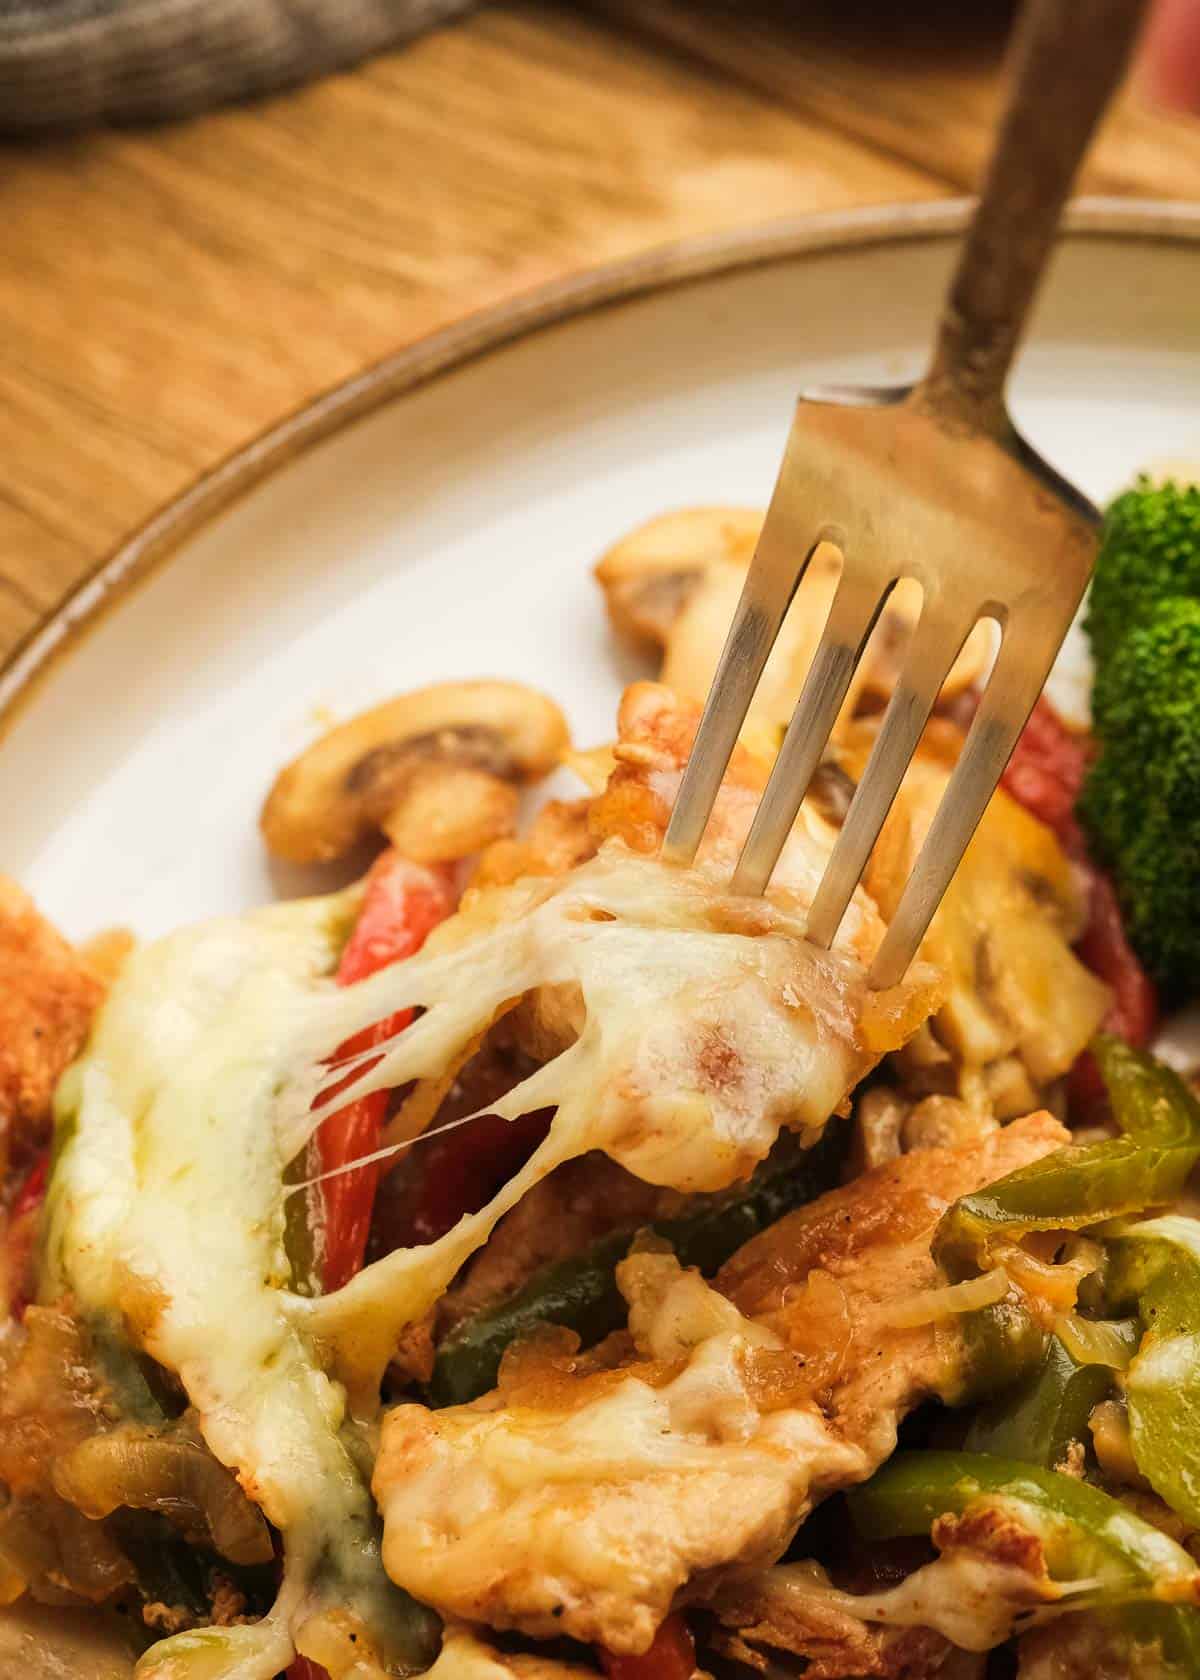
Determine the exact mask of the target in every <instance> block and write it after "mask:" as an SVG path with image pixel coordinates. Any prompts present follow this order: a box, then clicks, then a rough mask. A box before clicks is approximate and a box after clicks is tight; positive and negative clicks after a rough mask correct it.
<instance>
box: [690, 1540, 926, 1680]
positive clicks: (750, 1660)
mask: <svg viewBox="0 0 1200 1680" xmlns="http://www.w3.org/2000/svg"><path fill="white" fill-rule="evenodd" d="M803 1574H804V1566H800V1568H799V1569H793V1570H788V1569H787V1568H786V1567H784V1568H778V1569H769V1570H766V1571H764V1572H763V1573H762V1574H760V1575H751V1576H749V1577H748V1578H747V1579H746V1580H744V1581H735V1582H732V1583H731V1584H730V1586H729V1588H728V1589H727V1590H724V1591H722V1592H721V1593H720V1594H719V1595H718V1597H717V1599H716V1601H715V1602H714V1605H713V1608H714V1609H715V1610H716V1613H717V1617H718V1619H719V1622H720V1624H721V1631H720V1632H719V1633H717V1634H715V1636H714V1639H713V1645H714V1647H715V1649H716V1650H717V1651H719V1652H720V1653H721V1654H722V1655H724V1656H728V1657H732V1658H733V1660H734V1661H735V1662H739V1663H741V1664H743V1665H744V1666H745V1667H746V1668H749V1669H753V1670H757V1671H758V1672H759V1673H764V1674H765V1673H767V1672H769V1671H770V1669H771V1668H772V1666H777V1664H776V1665H773V1663H772V1657H776V1656H778V1654H779V1653H781V1652H787V1653H788V1654H789V1655H792V1656H798V1657H801V1658H803V1660H804V1665H805V1666H804V1675H805V1680H868V1677H869V1680H935V1677H936V1680H941V1676H942V1673H943V1666H944V1663H945V1659H946V1657H947V1655H948V1654H949V1650H950V1647H949V1646H948V1644H947V1641H946V1640H945V1639H943V1638H942V1636H941V1635H940V1634H938V1633H935V1632H934V1631H933V1629H932V1628H877V1627H871V1626H870V1625H869V1624H868V1623H867V1622H865V1621H863V1619H862V1618H861V1617H860V1616H858V1615H856V1614H855V1613H854V1610H853V1609H852V1608H849V1607H844V1606H843V1604H842V1603H841V1602H839V1600H842V1599H843V1598H845V1597H846V1596H848V1595H845V1594H840V1593H837V1594H835V1593H829V1594H826V1593H824V1592H823V1591H822V1590H821V1588H822V1585H823V1583H822V1581H821V1579H820V1577H817V1576H815V1571H814V1578H810V1579H808V1580H805V1579H803ZM796 1577H801V1579H800V1580H796V1579H795V1578H796ZM793 1582H795V1585H799V1586H801V1587H802V1588H807V1589H808V1590H801V1591H796V1590H794V1585H793Z"/></svg>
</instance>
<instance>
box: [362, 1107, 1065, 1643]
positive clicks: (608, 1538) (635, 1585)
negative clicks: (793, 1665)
mask: <svg viewBox="0 0 1200 1680" xmlns="http://www.w3.org/2000/svg"><path fill="white" fill-rule="evenodd" d="M1066 1135H1067V1134H1066V1133H1065V1132H1064V1130H1063V1129H1062V1128H1061V1127H1060V1126H1059V1125H1058V1124H1057V1122H1056V1121H1054V1120H1053V1119H1051V1117H1050V1116H1049V1115H1045V1114H1037V1115H1031V1116H1030V1117H1029V1118H1027V1119H1025V1120H1022V1121H1019V1122H1016V1123H1015V1124H1013V1125H1012V1126H1010V1127H1008V1128H1007V1129H1006V1130H1004V1131H999V1132H996V1133H995V1134H993V1135H992V1136H991V1137H988V1138H986V1139H984V1140H983V1141H982V1142H976V1143H972V1144H971V1145H969V1146H968V1147H965V1148H960V1149H957V1150H942V1149H929V1150H923V1151H921V1152H919V1153H917V1154H913V1155H911V1156H907V1157H905V1158H904V1159H902V1160H899V1161H896V1162H893V1163H891V1164H889V1165H888V1166H886V1167H884V1168H881V1169H879V1170H877V1171H875V1172H871V1173H868V1174H866V1175H864V1176H863V1177H862V1178H860V1179H858V1180H856V1181H855V1182H854V1183H852V1184H850V1185H848V1186H846V1187H845V1188H844V1189H841V1190H837V1191H834V1192H832V1193H831V1194H829V1195H827V1196H823V1197H821V1198H820V1199H819V1200H818V1201H817V1202H815V1203H813V1204H812V1205H811V1206H810V1207H808V1208H806V1209H801V1210H799V1211H797V1212H796V1213H793V1214H791V1215H789V1216H788V1217H787V1218H786V1219H784V1220H782V1221H780V1222H779V1224H777V1225H775V1226H773V1227H772V1228H771V1229H770V1230H769V1231H766V1232H764V1233H763V1234H762V1235H760V1236H759V1237H757V1238H755V1239H754V1240H753V1241H751V1242H750V1243H748V1244H746V1245H745V1247H744V1248H743V1249H742V1250H740V1251H739V1253H738V1254H737V1255H735V1256H734V1258H733V1259H732V1260H731V1261H730V1262H729V1264H728V1265H727V1266H726V1267H725V1269H724V1270H723V1272H722V1273H721V1274H720V1276H719V1277H718V1279H717V1285H716V1288H715V1289H714V1288H710V1287H709V1286H708V1285H707V1284H706V1283H705V1282H704V1281H703V1279H702V1278H701V1277H700V1276H699V1275H698V1274H697V1273H694V1272H683V1271H682V1270H681V1269H680V1268H679V1266H678V1264H677V1262H676V1261H675V1260H674V1257H673V1256H671V1255H670V1254H668V1253H658V1252H644V1253H640V1254H634V1255H631V1256H630V1258H629V1259H628V1260H626V1261H625V1262H623V1264H622V1266H621V1267H620V1268H619V1271H618V1278H619V1282H620V1285H621V1288H622V1291H623V1293H624V1294H625V1296H626V1299H627V1300H628V1301H629V1303H630V1319H629V1336H628V1338H624V1337H622V1338H616V1339H615V1340H614V1342H613V1343H612V1344H611V1345H609V1346H608V1347H607V1348H606V1349H601V1350H600V1351H599V1352H598V1353H597V1354H595V1355H592V1356H587V1357H580V1356H578V1355H576V1354H573V1353H571V1352H569V1351H568V1347H567V1345H561V1344H560V1345H558V1346H554V1345H551V1346H550V1347H548V1348H546V1349H542V1350H539V1349H538V1348H537V1347H536V1346H535V1347H534V1348H533V1349H529V1348H527V1349H525V1350H521V1349H518V1350H516V1351H515V1353H514V1354H510V1358H509V1362H508V1363H507V1365H506V1368H505V1369H504V1370H502V1374H501V1386H500V1388H499V1389H498V1390H497V1391H496V1392H494V1393H493V1394H491V1395H488V1396H486V1397H485V1398H484V1399H482V1400H480V1401H478V1402H476V1403H475V1404H473V1405H470V1406H460V1407H454V1408H450V1409H447V1410H445V1411H442V1412H429V1411H427V1410H426V1409H425V1408H424V1407H421V1406H416V1405H406V1406H400V1407H398V1408H396V1410H394V1411H393V1412H391V1413H390V1414H389V1415H388V1416H387V1417H386V1419H385V1422H384V1428H383V1438H382V1450H381V1453H380V1457H379V1460H378V1463H377V1465H376V1470H375V1478H374V1491H375V1495H376V1498H377V1500H378V1502H379V1505H380V1508H381V1509H382V1511H383V1514H384V1521H385V1534H384V1563H385V1567H386V1568H387V1570H388V1573H389V1574H390V1575H391V1577H392V1579H393V1580H394V1581H396V1582H397V1583H399V1584H400V1585H402V1586H404V1587H406V1588H408V1590H409V1591H411V1592H412V1593H414V1594H415V1595H416V1596H417V1597H418V1598H420V1599H422V1600H424V1601H425V1602H427V1603H429V1604H432V1605H433V1606H434V1607H435V1608H436V1609H438V1610H439V1611H441V1612H443V1613H445V1614H448V1615H451V1616H457V1617H462V1618H466V1619H469V1620H472V1621H482V1622H487V1623H489V1624H491V1625H492V1626H495V1627H499V1628H519V1629H521V1630H523V1631H525V1632H526V1633H530V1634H533V1635H535V1636H539V1637H549V1636H553V1635H555V1634H558V1633H568V1634H571V1635H573V1636H574V1637H576V1638H579V1639H585V1640H595V1641H597V1642H599V1643H600V1644H602V1645H605V1646H607V1647H608V1648H609V1649H611V1650H614V1651H625V1652H639V1651H645V1650H646V1649H647V1648H648V1647H649V1645H650V1643H651V1641H652V1639H653V1636H654V1632H655V1629H656V1628H657V1626H658V1624H659V1623H660V1622H661V1620H662V1619H663V1617H664V1616H665V1615H666V1613H667V1611H668V1610H669V1609H670V1607H671V1604H672V1601H673V1600H674V1599H675V1597H676V1595H677V1594H680V1593H681V1592H684V1591H685V1589H686V1590H688V1591H690V1592H691V1593H692V1594H697V1593H700V1594H702V1593H704V1592H706V1591H708V1590H709V1589H711V1587H712V1585H713V1584H714V1582H715V1581H716V1580H719V1579H720V1578H721V1577H722V1576H723V1574H724V1573H725V1572H727V1571H728V1570H730V1569H731V1568H733V1567H738V1568H746V1567H760V1566H763V1565H766V1564H768V1563H770V1562H772V1561H773V1560H774V1559H775V1558H777V1557H778V1556H779V1555H780V1553H781V1552H782V1551H783V1550H784V1548H785V1547H786V1545H787V1543H788V1541H789V1539H790V1538H791V1535H792V1534H793V1533H794V1532H795V1529H796V1527H797V1525H798V1524H799V1522H800V1521H801V1520H802V1519H803V1517H804V1516H805V1514H806V1513H807V1511H808V1510H809V1509H810V1508H811V1506H812V1505H813V1504H814V1503H815V1502H816V1501H817V1500H818V1499H820V1498H823V1497H824V1496H825V1495H826V1494H828V1493H830V1492H832V1491H833V1490H834V1489H836V1488H838V1487H843V1486H845V1485H847V1484H848V1483H852V1482H858V1481H861V1480H863V1479H864V1478H865V1477H867V1476H869V1475H870V1474H871V1472H872V1470H873V1469H875V1467H876V1466H877V1465H878V1464H879V1463H881V1462H882V1460H883V1459H885V1458H886V1457H887V1456H888V1454H889V1453H890V1452H891V1451H892V1449H893V1448H894V1446H895V1441H896V1426H897V1423H898V1421H899V1419H900V1418H901V1417H903V1415H904V1414H905V1413H906V1412H907V1411H908V1410H909V1409H910V1408H911V1407H912V1406H914V1405H916V1404H917V1403H918V1402H919V1401H921V1400H922V1399H924V1398H926V1397H927V1396H929V1395H933V1394H947V1393H950V1392H952V1391H953V1390H954V1388H955V1386H956V1384H957V1383H958V1382H959V1381H960V1380H961V1377H962V1368H963V1359H964V1342H963V1337H962V1334H961V1331H960V1329H959V1327H958V1324H957V1322H956V1321H955V1320H953V1319H951V1318H946V1317H941V1318H940V1319H939V1318H938V1316H937V1315H938V1313H939V1312H942V1313H944V1312H945V1311H946V1309H945V1307H944V1306H940V1305H939V1304H938V1303H937V1301H936V1298H933V1300H932V1304H929V1305H928V1310H927V1311H926V1310H923V1306H922V1303H923V1302H930V1300H931V1297H930V1292H931V1291H934V1290H936V1289H938V1288H939V1286H942V1285H944V1284H945V1278H944V1277H943V1275H942V1274H941V1273H940V1271H939V1268H938V1266H937V1264H936V1263H935V1261H934V1260H933V1258H932V1255H931V1253H930V1243H931V1240H932V1237H933V1233H934V1230H935V1227H936V1225H937V1222H938V1220H939V1218H940V1217H941V1214H942V1213H943V1212H944V1210H945V1208H946V1207H947V1206H948V1205H949V1203H950V1202H951V1201H953V1200H954V1199H955V1198H957V1197H958V1196H960V1195H962V1194H964V1193H965V1192H967V1191H969V1190H973V1189H976V1188H978V1187H979V1186H980V1185H983V1184H987V1183H989V1182H991V1181H992V1180H993V1179H996V1178H999V1177H1002V1176H1003V1175H1004V1174H1005V1173H1007V1172H1010V1171H1012V1170H1013V1169H1014V1168H1015V1167H1017V1166H1020V1165H1022V1164H1024V1163H1025V1162H1028V1161H1032V1160H1036V1159H1037V1158H1039V1157H1040V1156H1042V1155H1044V1154H1046V1153H1047V1152H1049V1151H1050V1150H1052V1149H1054V1148H1056V1147H1058V1146H1059V1145H1060V1144H1061V1143H1063V1142H1064V1141H1065V1140H1066ZM564 1335H565V1333H564Z"/></svg>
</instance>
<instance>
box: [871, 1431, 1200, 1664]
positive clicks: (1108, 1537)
mask: <svg viewBox="0 0 1200 1680" xmlns="http://www.w3.org/2000/svg"><path fill="white" fill-rule="evenodd" d="M847 1501H848V1504H849V1507H850V1513H851V1516H852V1518H853V1520H854V1524H855V1526H856V1528H857V1529H858V1531H859V1533H860V1534H862V1535H863V1537H864V1538H865V1539H868V1540H893V1539H898V1538H900V1537H901V1536H906V1535H925V1534H928V1533H929V1531H930V1529H931V1528H932V1527H933V1524H934V1523H935V1522H936V1521H937V1519H938V1517H940V1516H943V1515H946V1514H951V1515H954V1516H961V1515H962V1514H963V1513H964V1512H965V1511H968V1510H979V1509H981V1508H986V1507H988V1506H992V1507H995V1508H998V1509H1000V1510H1002V1511H1003V1512H1004V1513H1005V1515H1007V1516H1009V1517H1012V1518H1014V1519H1015V1520H1017V1521H1018V1522H1020V1523H1021V1525H1022V1526H1023V1527H1025V1528H1027V1529H1028V1530H1029V1532H1030V1533H1032V1534H1034V1535H1036V1536H1037V1538H1038V1539H1039V1540H1040V1541H1041V1542H1042V1548H1043V1553H1044V1556H1045V1560H1046V1566H1047V1568H1048V1570H1049V1571H1050V1574H1051V1577H1052V1578H1053V1579H1055V1580H1058V1581H1060V1582H1063V1583H1067V1582H1071V1581H1080V1582H1086V1583H1087V1585H1086V1586H1085V1587H1084V1588H1083V1590H1081V1591H1079V1592H1077V1593H1072V1594H1071V1595H1070V1596H1069V1598H1067V1599H1065V1600H1064V1603H1063V1608H1064V1610H1071V1611H1076V1610H1084V1609H1093V1610H1095V1609H1099V1610H1102V1611H1103V1612H1104V1613H1105V1614H1106V1616H1111V1618H1112V1621H1113V1625H1114V1627H1116V1628H1118V1629H1119V1630H1121V1631H1123V1632H1124V1633H1125V1634H1127V1636H1128V1638H1129V1640H1130V1642H1131V1644H1132V1643H1149V1642H1151V1641H1153V1640H1159V1641H1160V1642H1161V1645H1162V1651H1163V1656H1164V1659H1165V1660H1166V1662H1167V1663H1168V1664H1170V1665H1171V1667H1172V1669H1173V1671H1174V1672H1177V1673H1178V1674H1180V1675H1181V1676H1194V1675H1196V1674H1200V1610H1197V1609H1196V1608H1195V1605H1196V1603H1197V1600H1198V1599H1200V1570H1197V1566H1196V1563H1195V1561H1194V1559H1192V1558H1191V1557H1190V1556H1189V1555H1188V1553H1187V1552H1185V1551H1184V1549H1183V1547H1182V1546H1179V1545H1177V1544H1176V1543H1175V1541H1174V1540H1171V1539H1169V1538H1168V1536H1167V1535H1165V1534H1163V1533H1162V1532H1161V1531H1160V1530H1159V1529H1157V1528H1155V1527H1153V1526H1152V1525H1151V1524H1150V1523H1148V1522H1145V1521H1143V1520H1142V1518H1141V1517H1138V1516H1136V1515H1135V1514H1134V1513H1133V1512H1132V1511H1131V1510H1129V1509H1128V1507H1127V1506H1124V1505H1122V1504H1121V1503H1120V1501H1119V1500H1116V1499H1112V1498H1110V1497H1109V1495H1108V1494H1106V1493H1102V1492H1101V1491H1100V1489H1099V1488H1095V1487H1092V1486H1090V1485H1089V1484H1088V1483H1087V1482H1082V1481H1078V1480H1077V1479H1076V1478H1075V1477H1073V1476H1062V1475H1058V1474H1056V1473H1055V1472H1054V1471H1053V1470H1045V1469H1042V1468H1040V1467H1039V1466H1035V1465H1030V1464H1024V1463H1022V1462H1021V1461H1020V1460H1018V1459H1011V1458H996V1457H992V1456H990V1455H988V1454H984V1453H978V1454H975V1453H965V1452H964V1453H954V1452H908V1453H898V1454H896V1455H895V1457H893V1458H892V1459H890V1460H889V1461H888V1463H887V1464H885V1465H884V1467H883V1468H882V1469H881V1470H879V1471H878V1472H877V1473H876V1474H875V1475H874V1476H873V1477H872V1478H871V1480H870V1481H869V1482H865V1483H864V1484H863V1485H862V1486H861V1487H858V1488H854V1489H852V1490H851V1492H850V1493H849V1494H848V1495H847Z"/></svg>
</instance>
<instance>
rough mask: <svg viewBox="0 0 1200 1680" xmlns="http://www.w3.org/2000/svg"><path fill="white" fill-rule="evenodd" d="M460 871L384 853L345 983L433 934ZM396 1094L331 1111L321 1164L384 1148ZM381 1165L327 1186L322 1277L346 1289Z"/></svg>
mask: <svg viewBox="0 0 1200 1680" xmlns="http://www.w3.org/2000/svg"><path fill="white" fill-rule="evenodd" d="M455 899H456V895H455V890H454V875H453V872H452V871H451V870H450V869H448V868H435V869H426V868H424V867H422V865H420V864H416V863H410V862H409V861H408V859H407V858H403V857H401V856H400V854H399V853H398V852H395V851H387V852H384V853H383V854H382V856H381V857H379V858H377V859H376V861H375V863H374V864H373V865H372V868H371V871H370V873H369V874H368V876H367V886H366V893H365V896H364V898H363V904H362V909H361V911H360V912H359V917H358V922H357V923H356V925H355V928H354V932H353V933H352V934H351V935H350V938H349V940H348V941H347V943H346V948H345V950H344V951H343V952H342V958H341V961H340V962H339V964H338V970H337V983H338V985H339V986H352V985H353V984H354V982H355V981H356V980H364V979H366V978H367V976H368V975H371V974H375V973H376V972H377V971H378V970H379V969H381V968H386V967H387V966H388V964H389V963H394V962H399V961H400V959H401V958H403V957H411V956H412V955H413V953H414V952H415V951H418V950H420V948H421V946H422V945H423V944H424V943H425V939H426V937H427V935H428V934H429V933H430V932H431V931H432V930H433V929H434V928H435V927H436V926H437V924H438V923H439V922H441V921H444V920H445V918H446V917H447V916H449V915H450V914H451V912H452V911H453V909H454V906H455ZM411 1019H412V1010H411V1009H406V1010H402V1011H401V1012H400V1013H399V1014H397V1015H394V1016H392V1018H391V1019H390V1020H388V1021H380V1022H378V1023H377V1024H376V1025H375V1026H373V1027H368V1028H367V1029H366V1031H365V1032H361V1033H357V1034H356V1035H355V1036H354V1037H353V1038H352V1039H348V1040H347V1041H346V1043H345V1044H343V1045H342V1046H341V1048H340V1049H339V1051H338V1056H339V1057H343V1056H353V1055H357V1054H358V1053H359V1052H360V1051H362V1050H368V1049H370V1048H371V1046H372V1045H374V1044H382V1043H383V1042H384V1040H385V1039H387V1038H390V1037H391V1036H392V1034H393V1033H396V1032H399V1031H400V1030H401V1029H402V1028H403V1027H406V1026H407V1025H408V1023H409V1021H410V1020H411ZM387 1108H388V1093H387V1092H386V1091H373V1092H371V1094H370V1095H369V1096H365V1097H358V1098H356V1099H355V1100H354V1101H353V1102H349V1103H347V1104H346V1105H345V1107H344V1108H339V1109H337V1110H336V1111H335V1112H334V1113H333V1114H330V1115H328V1116H327V1117H326V1118H325V1119H324V1120H322V1122H321V1124H320V1125H319V1126H318V1128H317V1132H316V1147H317V1159H318V1164H319V1170H320V1171H321V1172H329V1171H331V1170H332V1169H333V1168H335V1167H342V1166H345V1164H346V1162H347V1161H354V1160H357V1159H358V1157H359V1156H360V1155H369V1154H371V1152H372V1151H373V1150H375V1149H378V1147H379V1139H380V1135H381V1133H382V1131H383V1124H384V1121H385V1119H386V1118H387ZM379 1177H380V1167H379V1164H375V1165H372V1166H366V1167H362V1168H361V1169H360V1170H359V1171H358V1172H350V1173H342V1174H340V1175H339V1176H338V1177H337V1178H330V1179H326V1181H325V1182H324V1184H323V1185H322V1186H321V1190H322V1198H323V1204H324V1215H325V1220H324V1223H325V1244H324V1260H323V1268H322V1281H323V1283H324V1286H325V1288H326V1289H327V1290H333V1289H340V1288H341V1286H342V1284H344V1283H347V1282H348V1281H349V1280H350V1279H351V1278H352V1277H353V1276H354V1274H355V1273H356V1272H358V1271H359V1270H361V1268H362V1263H363V1256H364V1254H365V1252H366V1247H367V1234H368V1232H369V1230H370V1226H371V1210H372V1208H373V1206H374V1203H375V1190H376V1186H377V1185H378V1183H379Z"/></svg>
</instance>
